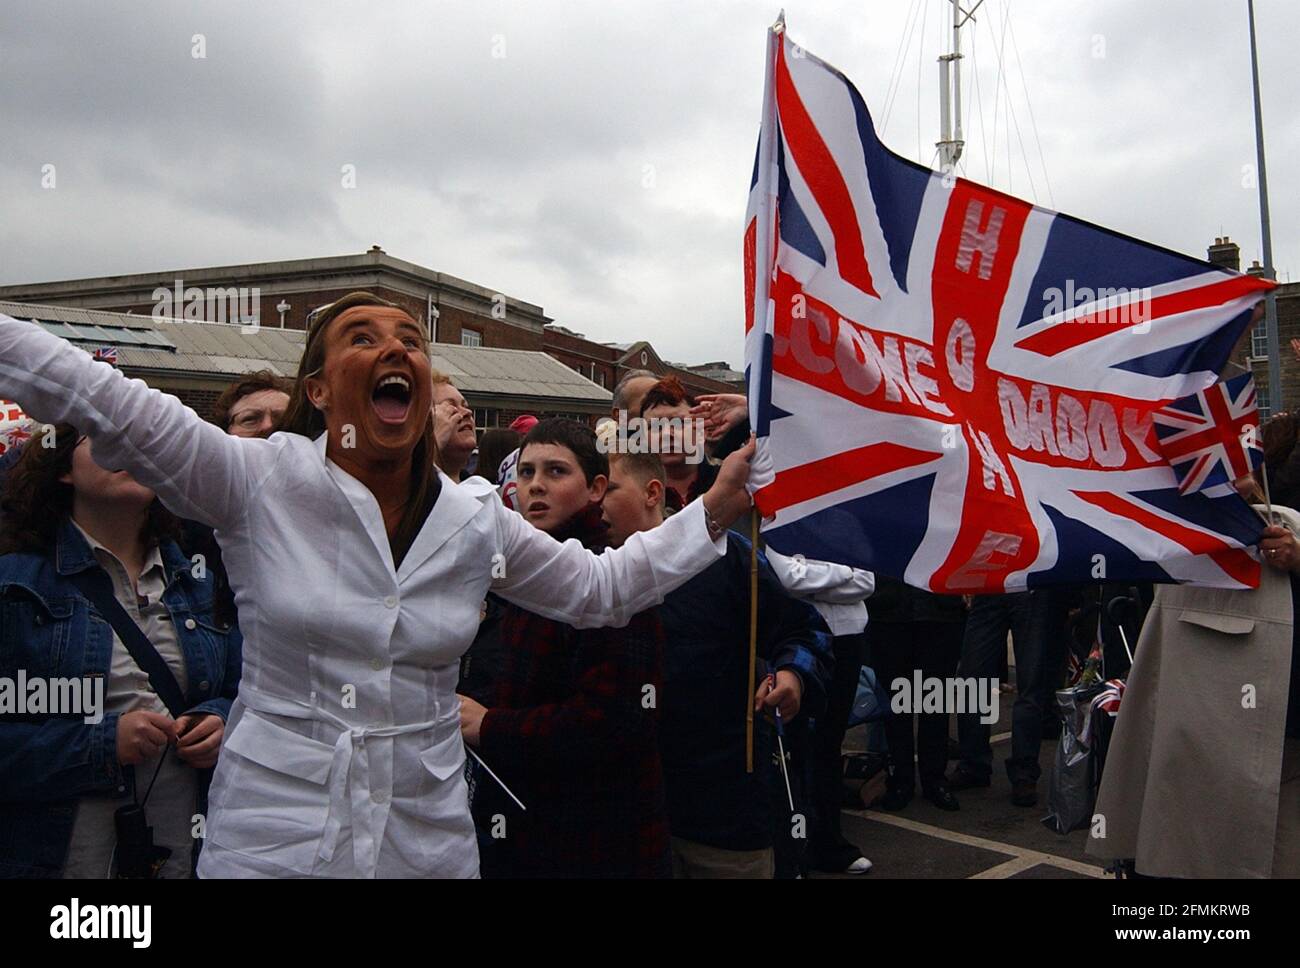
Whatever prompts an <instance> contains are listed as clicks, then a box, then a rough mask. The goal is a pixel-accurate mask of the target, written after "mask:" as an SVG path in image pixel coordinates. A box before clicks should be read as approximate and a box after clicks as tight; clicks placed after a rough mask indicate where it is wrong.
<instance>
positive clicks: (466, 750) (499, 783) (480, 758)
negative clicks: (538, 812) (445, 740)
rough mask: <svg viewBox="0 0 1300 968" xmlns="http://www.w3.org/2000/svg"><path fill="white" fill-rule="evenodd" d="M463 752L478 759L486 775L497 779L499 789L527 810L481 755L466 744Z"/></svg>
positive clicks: (520, 807) (521, 808)
mask: <svg viewBox="0 0 1300 968" xmlns="http://www.w3.org/2000/svg"><path fill="white" fill-rule="evenodd" d="M465 752H466V753H468V754H469V755H470V756H472V757H474V759H475V760H477V761H478V765H479V766H481V767H483V769H485V770H487V774H488V776H490V777H492V779H494V780H496V781H497V786H499V787H501V789H503V790H505V791H506V796H508V797H509V798H510V799H511V800H513V801H514V802H515V803H517V804H519V809H520V810H524V811H527V810H528V808H527V807H525V806H524V802H523V801H522V800H520V799H519V798H518V797H517V796H515V795H514V794H513V793H511V792H510V788H509V787H508V786H506V785H505V784H504V783H503V782H502V781H501V777H499V776H497V775H496V774H495V773H493V772H492V767H490V766H488V765H487V764H486V763H484V762H483V757H481V756H479V755H478V754H477V753H475V752H474V751H473V750H472V749H470V748H469V747H468V746H466V747H465Z"/></svg>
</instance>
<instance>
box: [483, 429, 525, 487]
mask: <svg viewBox="0 0 1300 968" xmlns="http://www.w3.org/2000/svg"><path fill="white" fill-rule="evenodd" d="M523 439H524V437H523V434H521V433H520V432H519V431H517V430H509V429H507V428H505V427H493V428H492V429H491V430H485V431H483V438H482V439H481V440H480V441H479V442H478V476H479V477H485V478H487V479H488V480H489V481H491V482H492V483H493V484H500V483H501V482H500V481H498V480H497V471H498V470H500V468H501V462H502V461H503V460H505V459H506V456H507V455H508V454H509V453H510V452H511V451H512V450H514V449H515V448H516V447H518V446H519V443H520V441H522V440H523Z"/></svg>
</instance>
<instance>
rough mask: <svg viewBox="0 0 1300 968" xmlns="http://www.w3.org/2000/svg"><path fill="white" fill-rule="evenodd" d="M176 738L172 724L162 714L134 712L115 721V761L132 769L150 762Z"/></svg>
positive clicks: (171, 721) (137, 710)
mask: <svg viewBox="0 0 1300 968" xmlns="http://www.w3.org/2000/svg"><path fill="white" fill-rule="evenodd" d="M175 738H176V722H175V720H173V719H172V718H171V717H170V716H168V715H166V714H164V713H153V712H150V711H149V710H147V709H135V710H132V711H131V712H129V713H123V714H122V715H121V716H120V717H118V720H117V761H118V762H119V763H121V764H122V765H123V766H136V765H137V764H140V763H143V762H144V761H145V760H151V759H153V758H154V757H155V756H157V755H158V754H159V753H161V752H162V751H163V750H165V749H166V748H167V744H168V743H170V742H171V741H172V740H173V739H175Z"/></svg>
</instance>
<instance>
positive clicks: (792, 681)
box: [754, 669, 803, 721]
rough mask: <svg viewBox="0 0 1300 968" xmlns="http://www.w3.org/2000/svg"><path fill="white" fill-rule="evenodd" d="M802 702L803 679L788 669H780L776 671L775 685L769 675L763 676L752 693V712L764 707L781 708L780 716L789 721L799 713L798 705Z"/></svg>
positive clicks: (761, 709)
mask: <svg viewBox="0 0 1300 968" xmlns="http://www.w3.org/2000/svg"><path fill="white" fill-rule="evenodd" d="M802 702H803V681H802V680H801V679H800V678H799V676H798V675H797V674H796V673H794V672H793V671H791V670H790V669H780V670H778V671H777V673H776V685H775V686H774V685H773V684H772V677H771V676H764V677H763V681H762V682H760V683H759V684H758V692H756V693H754V712H756V713H758V712H762V711H763V710H764V709H765V708H766V709H779V710H781V718H782V719H784V720H786V721H789V720H791V719H794V718H795V717H796V716H798V715H799V706H800V704H801V703H802Z"/></svg>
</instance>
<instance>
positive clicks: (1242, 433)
mask: <svg viewBox="0 0 1300 968" xmlns="http://www.w3.org/2000/svg"><path fill="white" fill-rule="evenodd" d="M1152 422H1153V423H1154V424H1155V430H1156V441H1157V443H1158V445H1159V447H1160V452H1161V454H1163V455H1164V458H1165V460H1167V461H1168V462H1169V464H1170V466H1172V467H1173V469H1174V474H1176V475H1177V477H1178V493H1179V494H1191V493H1193V492H1195V491H1203V490H1205V489H1207V488H1210V487H1214V486H1215V485H1218V484H1231V483H1232V482H1233V481H1235V480H1238V479H1240V478H1242V477H1245V476H1246V475H1247V474H1249V473H1250V472H1251V471H1253V470H1254V469H1255V468H1256V467H1258V466H1259V465H1260V463H1262V462H1263V460H1264V450H1263V448H1262V447H1261V446H1260V442H1259V413H1258V411H1257V410H1256V407H1255V378H1254V377H1253V376H1251V375H1250V374H1249V373H1243V374H1242V375H1241V376H1235V377H1233V378H1232V379H1230V380H1224V381H1222V382H1220V383H1216V384H1214V385H1213V386H1212V387H1210V388H1209V389H1207V390H1201V391H1200V392H1199V393H1194V394H1192V395H1191V396H1190V397H1182V398H1181V399H1178V400H1175V401H1174V402H1173V403H1171V404H1168V405H1167V406H1164V407H1162V408H1160V409H1159V410H1157V411H1156V412H1155V413H1154V414H1152Z"/></svg>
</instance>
